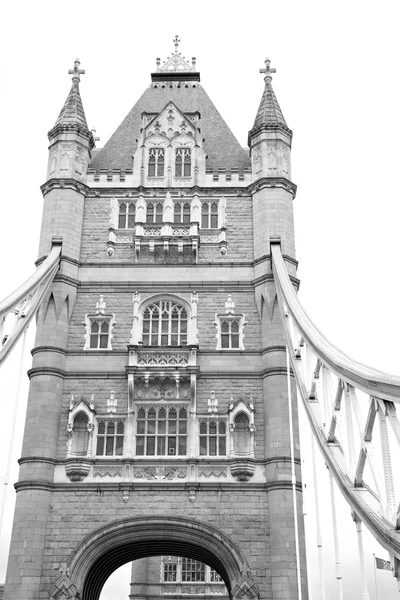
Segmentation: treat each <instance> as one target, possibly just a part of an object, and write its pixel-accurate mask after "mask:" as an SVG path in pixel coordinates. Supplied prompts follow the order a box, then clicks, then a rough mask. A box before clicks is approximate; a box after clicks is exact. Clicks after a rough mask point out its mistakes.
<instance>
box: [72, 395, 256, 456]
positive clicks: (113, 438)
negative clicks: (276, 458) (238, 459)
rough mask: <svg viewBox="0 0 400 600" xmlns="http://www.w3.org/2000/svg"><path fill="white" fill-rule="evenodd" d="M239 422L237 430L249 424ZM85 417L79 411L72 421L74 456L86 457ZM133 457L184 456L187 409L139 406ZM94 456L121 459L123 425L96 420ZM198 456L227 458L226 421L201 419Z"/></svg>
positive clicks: (86, 432)
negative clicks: (119, 457) (117, 457)
mask: <svg viewBox="0 0 400 600" xmlns="http://www.w3.org/2000/svg"><path fill="white" fill-rule="evenodd" d="M241 418H242V419H243V418H244V419H245V423H242V422H241V421H240V419H239V420H238V423H237V425H238V428H239V430H241V429H243V427H246V424H247V425H248V420H247V421H246V418H247V417H246V415H242V417H241ZM87 424H88V419H87V416H86V415H85V414H84V413H83V412H80V413H78V414H77V415H76V417H75V419H74V422H73V432H74V444H73V447H72V452H73V454H75V455H84V454H86V451H87V447H88V442H89V430H88V427H87ZM135 433H136V435H135V439H136V442H135V452H136V456H186V455H187V450H188V410H187V408H186V407H181V408H177V407H174V406H160V407H151V408H148V407H146V408H145V407H141V408H139V410H138V413H137V419H136V427H135ZM95 435H96V452H95V453H96V456H122V455H123V449H124V435H125V422H124V420H118V419H99V420H98V421H97V429H96V432H95ZM198 439H199V454H200V456H226V454H227V423H226V420H225V419H200V421H199V434H198Z"/></svg>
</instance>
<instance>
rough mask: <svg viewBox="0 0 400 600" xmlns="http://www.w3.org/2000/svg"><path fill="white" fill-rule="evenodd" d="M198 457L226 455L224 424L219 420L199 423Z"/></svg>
mask: <svg viewBox="0 0 400 600" xmlns="http://www.w3.org/2000/svg"><path fill="white" fill-rule="evenodd" d="M199 438H200V456H224V455H226V422H225V421H223V420H219V419H204V420H202V421H200V435H199Z"/></svg>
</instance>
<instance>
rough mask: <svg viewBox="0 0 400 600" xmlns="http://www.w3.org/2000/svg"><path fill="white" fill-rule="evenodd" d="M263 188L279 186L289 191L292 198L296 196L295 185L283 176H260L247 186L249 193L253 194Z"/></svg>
mask: <svg viewBox="0 0 400 600" xmlns="http://www.w3.org/2000/svg"><path fill="white" fill-rule="evenodd" d="M265 188H281V189H284V190H286V191H288V192H290V193H291V194H292V196H293V200H294V199H295V198H296V190H297V185H295V184H294V183H292V182H291V181H289V179H286V178H285V177H261V178H260V179H257V181H254V182H253V183H251V184H250V185H249V186H248V188H247V189H248V190H249V191H250V192H251V194H255V193H256V192H259V191H260V190H263V189H265Z"/></svg>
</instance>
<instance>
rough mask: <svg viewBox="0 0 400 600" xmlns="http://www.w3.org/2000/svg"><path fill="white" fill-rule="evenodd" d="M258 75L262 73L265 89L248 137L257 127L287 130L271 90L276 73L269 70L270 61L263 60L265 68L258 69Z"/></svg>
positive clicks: (274, 70)
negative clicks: (273, 76)
mask: <svg viewBox="0 0 400 600" xmlns="http://www.w3.org/2000/svg"><path fill="white" fill-rule="evenodd" d="M260 73H264V74H265V77H264V81H265V88H264V92H263V95H262V98H261V102H260V106H259V108H258V111H257V116H256V118H255V121H254V125H253V128H252V130H251V131H250V135H251V134H252V132H254V131H255V130H256V129H258V128H259V127H271V126H272V127H277V126H278V127H283V128H284V129H288V126H287V124H286V121H285V118H284V116H283V114H282V111H281V107H280V106H279V103H278V100H277V99H276V96H275V92H274V90H273V88H272V74H273V73H276V69H271V61H270V59H269V58H266V59H265V68H264V69H260Z"/></svg>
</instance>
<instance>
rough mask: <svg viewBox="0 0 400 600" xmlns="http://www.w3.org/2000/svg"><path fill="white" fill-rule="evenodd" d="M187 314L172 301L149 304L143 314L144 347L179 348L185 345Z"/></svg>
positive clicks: (183, 308) (180, 306)
mask: <svg viewBox="0 0 400 600" xmlns="http://www.w3.org/2000/svg"><path fill="white" fill-rule="evenodd" d="M187 322H188V314H187V310H186V308H185V307H183V306H182V305H181V304H178V303H177V302H174V301H173V300H159V301H158V302H154V303H152V304H149V306H147V307H146V309H145V311H144V313H143V344H144V345H145V346H181V345H185V344H186V343H187Z"/></svg>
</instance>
